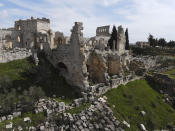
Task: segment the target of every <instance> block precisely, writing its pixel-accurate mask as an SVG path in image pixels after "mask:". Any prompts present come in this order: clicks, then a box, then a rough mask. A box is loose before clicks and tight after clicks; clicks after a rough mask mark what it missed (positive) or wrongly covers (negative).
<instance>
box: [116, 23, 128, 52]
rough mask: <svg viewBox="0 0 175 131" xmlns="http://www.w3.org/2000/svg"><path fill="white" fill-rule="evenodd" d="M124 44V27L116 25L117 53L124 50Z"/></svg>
mask: <svg viewBox="0 0 175 131" xmlns="http://www.w3.org/2000/svg"><path fill="white" fill-rule="evenodd" d="M125 44H126V37H125V33H124V29H123V27H122V26H119V27H118V36H117V51H118V52H119V54H122V53H124V52H125Z"/></svg>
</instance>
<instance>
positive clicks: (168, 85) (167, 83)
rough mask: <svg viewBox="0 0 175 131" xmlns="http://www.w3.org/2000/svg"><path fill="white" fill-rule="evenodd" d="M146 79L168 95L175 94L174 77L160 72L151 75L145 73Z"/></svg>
mask: <svg viewBox="0 0 175 131" xmlns="http://www.w3.org/2000/svg"><path fill="white" fill-rule="evenodd" d="M146 78H147V80H148V81H149V82H151V83H153V84H156V85H157V86H158V88H156V89H158V90H159V91H160V90H163V92H165V93H167V94H169V95H170V96H174V94H175V79H174V78H171V77H169V76H168V75H166V74H162V73H153V74H152V75H149V74H147V76H146Z"/></svg>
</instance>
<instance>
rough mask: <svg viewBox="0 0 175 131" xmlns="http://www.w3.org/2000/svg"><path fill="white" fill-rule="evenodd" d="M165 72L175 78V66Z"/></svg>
mask: <svg viewBox="0 0 175 131" xmlns="http://www.w3.org/2000/svg"><path fill="white" fill-rule="evenodd" d="M165 74H167V75H169V76H170V77H172V78H174V79H175V68H174V69H172V70H169V71H166V72H165Z"/></svg>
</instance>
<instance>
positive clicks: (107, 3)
mask: <svg viewBox="0 0 175 131" xmlns="http://www.w3.org/2000/svg"><path fill="white" fill-rule="evenodd" d="M120 1H121V0H103V5H104V6H110V5H113V4H116V3H118V2H120Z"/></svg>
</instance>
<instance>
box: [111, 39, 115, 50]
mask: <svg viewBox="0 0 175 131" xmlns="http://www.w3.org/2000/svg"><path fill="white" fill-rule="evenodd" d="M115 43H116V41H115V40H113V44H112V50H113V51H115V45H116V44H115Z"/></svg>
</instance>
